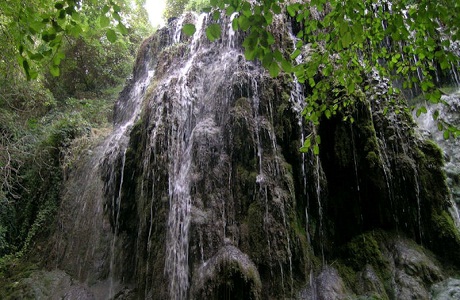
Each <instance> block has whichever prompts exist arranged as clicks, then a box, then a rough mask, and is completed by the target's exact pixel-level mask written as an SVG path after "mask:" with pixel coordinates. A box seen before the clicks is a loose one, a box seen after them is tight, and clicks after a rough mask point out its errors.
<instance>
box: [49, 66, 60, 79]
mask: <svg viewBox="0 0 460 300" xmlns="http://www.w3.org/2000/svg"><path fill="white" fill-rule="evenodd" d="M50 73H51V75H53V76H54V77H58V76H59V74H60V71H59V66H56V65H54V64H53V65H51V66H50Z"/></svg>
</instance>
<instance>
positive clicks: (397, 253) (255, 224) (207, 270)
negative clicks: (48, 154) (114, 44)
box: [49, 14, 460, 299]
mask: <svg viewBox="0 0 460 300" xmlns="http://www.w3.org/2000/svg"><path fill="white" fill-rule="evenodd" d="M211 19H212V18H211V17H210V16H207V15H205V14H203V15H199V16H198V15H194V14H188V15H185V16H184V17H182V18H180V19H176V20H173V21H171V23H170V24H169V26H168V27H167V28H162V29H160V30H158V31H157V33H156V34H155V35H154V36H152V37H151V38H149V39H148V40H146V41H145V42H144V44H143V45H142V47H141V49H140V51H139V56H138V59H137V63H136V66H135V69H134V73H133V77H132V79H131V80H130V81H129V83H128V84H127V86H126V88H125V89H124V91H123V92H122V93H121V95H120V98H119V101H118V102H117V104H116V108H115V116H114V124H115V129H114V132H113V134H112V135H111V136H110V137H108V138H107V140H106V141H105V142H104V143H102V144H101V145H100V146H99V147H98V148H96V149H94V150H93V154H92V156H88V157H86V158H82V163H81V166H79V167H78V168H77V169H76V170H74V171H73V173H72V174H70V176H69V180H68V183H67V190H66V191H65V193H64V194H63V200H62V205H61V210H60V214H59V216H58V218H59V228H58V229H57V230H56V232H55V234H54V236H53V247H52V252H51V253H52V254H53V256H52V259H50V262H49V264H50V266H53V267H57V268H60V269H63V270H65V271H66V272H68V273H69V274H70V275H71V276H72V277H74V278H75V279H77V280H79V281H81V282H85V284H86V285H85V289H84V292H85V293H89V290H91V293H92V295H94V297H95V298H99V297H102V296H99V295H105V296H103V298H104V297H105V298H106V297H107V296H108V298H114V299H115V298H116V299H203V298H209V299H286V298H290V299H296V298H299V299H347V298H349V297H351V296H353V295H361V296H363V297H377V298H382V299H409V298H411V297H413V295H416V298H417V299H426V298H428V297H429V291H430V289H429V288H430V286H431V285H432V284H434V283H436V282H439V281H441V280H442V279H443V278H444V275H443V271H442V265H441V264H440V263H438V262H437V259H435V258H434V256H433V255H432V254H431V252H429V251H428V252H427V250H425V249H423V248H421V247H420V246H419V245H417V244H416V243H415V242H414V241H416V242H417V243H419V244H421V245H423V246H425V247H427V248H428V249H430V250H431V251H433V252H434V253H435V254H436V255H437V256H438V258H439V260H440V261H441V262H443V263H446V264H449V265H453V266H459V264H460V236H459V232H458V230H457V229H456V228H455V226H454V222H453V219H452V217H451V216H450V215H449V213H448V209H449V207H450V201H449V192H448V188H447V185H446V181H445V175H444V173H443V171H442V166H443V159H442V155H441V152H440V150H439V149H438V148H437V147H436V146H435V145H434V144H433V143H431V142H429V141H424V140H419V139H418V138H416V136H415V134H414V130H413V128H414V124H413V122H412V119H411V118H410V116H408V115H406V114H396V113H394V112H392V111H390V112H389V113H388V114H384V113H383V107H382V105H383V103H385V101H389V100H391V99H389V98H388V96H387V94H386V93H385V92H386V89H387V85H388V83H387V82H385V81H384V80H382V79H378V78H373V77H372V76H370V77H369V83H370V84H371V86H372V87H373V88H372V89H370V90H369V92H368V94H366V95H359V96H356V97H359V101H356V102H357V103H358V105H357V107H356V109H355V112H354V114H355V115H354V119H355V120H356V122H355V123H353V124H350V123H344V122H342V121H341V116H337V117H333V118H331V119H324V120H322V121H321V125H320V126H319V128H315V129H311V128H309V127H308V126H306V125H304V124H303V123H302V121H301V119H300V111H301V109H302V102H303V97H304V95H303V92H302V90H303V89H302V86H301V85H299V84H298V83H296V81H295V80H294V79H293V78H290V77H288V76H286V75H281V76H279V77H277V78H271V77H270V76H269V75H268V74H267V72H266V71H265V70H264V69H263V68H262V67H261V66H260V64H259V63H257V62H248V61H246V60H245V58H244V55H243V52H242V48H241V43H242V39H243V38H244V37H243V36H241V35H240V34H238V33H235V32H233V30H232V29H231V22H230V19H231V18H228V19H227V20H221V21H220V23H221V25H222V28H223V32H222V37H221V39H220V40H219V41H217V42H214V43H210V42H209V41H208V40H207V39H206V37H205V34H204V29H205V27H206V25H207V24H209V23H210V22H212V20H211ZM184 22H186V23H189V22H192V23H194V24H195V26H196V28H197V30H196V33H195V34H194V35H193V36H192V37H186V36H183V34H182V33H181V25H182V24H183V23H184ZM276 24H277V26H274V28H273V30H274V31H275V33H276V34H274V36H275V37H276V38H277V43H280V44H282V45H291V47H293V46H292V45H293V44H292V43H293V42H292V40H291V38H290V36H291V35H290V32H289V31H288V28H290V27H291V26H288V25H287V24H286V20H277V22H276ZM312 130H315V131H316V132H318V133H319V134H320V135H321V138H322V143H321V149H320V155H319V156H314V155H313V154H311V153H306V154H301V153H300V152H299V150H298V149H299V148H300V146H301V144H302V140H303V138H304V137H305V136H306V135H308V134H310V133H311V131H312ZM82 191H83V192H82ZM86 286H88V290H87V289H86ZM70 292H71V291H70ZM78 292H82V290H80V291H75V293H78ZM82 293H83V292H82ZM440 293H441V292H440ZM85 295H86V294H85ZM85 297H87V298H88V299H91V295H86V296H85ZM411 299H412V298H411Z"/></svg>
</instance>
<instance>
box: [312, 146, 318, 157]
mask: <svg viewBox="0 0 460 300" xmlns="http://www.w3.org/2000/svg"><path fill="white" fill-rule="evenodd" d="M313 154H315V155H319V146H318V145H314V146H313Z"/></svg>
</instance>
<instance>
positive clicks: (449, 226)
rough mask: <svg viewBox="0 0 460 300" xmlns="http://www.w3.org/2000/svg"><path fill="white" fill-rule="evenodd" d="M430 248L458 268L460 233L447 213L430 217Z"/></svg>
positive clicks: (435, 213)
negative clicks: (431, 243) (431, 239)
mask: <svg viewBox="0 0 460 300" xmlns="http://www.w3.org/2000/svg"><path fill="white" fill-rule="evenodd" d="M432 225H433V226H432V230H433V232H432V236H433V238H434V241H433V245H432V247H433V248H434V250H435V251H436V252H437V253H438V254H441V255H442V256H443V257H444V258H445V259H447V260H448V261H450V262H453V263H455V264H456V265H457V266H460V233H459V231H458V229H457V228H456V227H455V224H454V221H453V220H452V217H451V216H450V215H449V213H448V212H447V211H441V212H440V213H438V212H434V213H433V215H432Z"/></svg>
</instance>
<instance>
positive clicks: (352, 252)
mask: <svg viewBox="0 0 460 300" xmlns="http://www.w3.org/2000/svg"><path fill="white" fill-rule="evenodd" d="M382 234H383V233H380V232H367V233H363V234H361V235H358V236H356V237H355V238H353V239H352V240H351V241H350V242H349V243H348V244H346V246H345V249H344V254H345V261H346V262H347V265H348V266H350V267H351V268H352V269H353V270H355V271H359V270H362V269H363V268H364V267H365V266H366V265H367V264H369V265H371V266H373V267H374V268H375V269H376V270H379V271H380V272H381V273H382V274H381V275H386V274H383V273H385V272H386V271H387V270H388V269H389V264H388V261H387V260H386V259H385V258H384V256H383V254H382V251H381V249H380V243H379V242H380V241H381V240H382V239H384V236H383V235H382Z"/></svg>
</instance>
